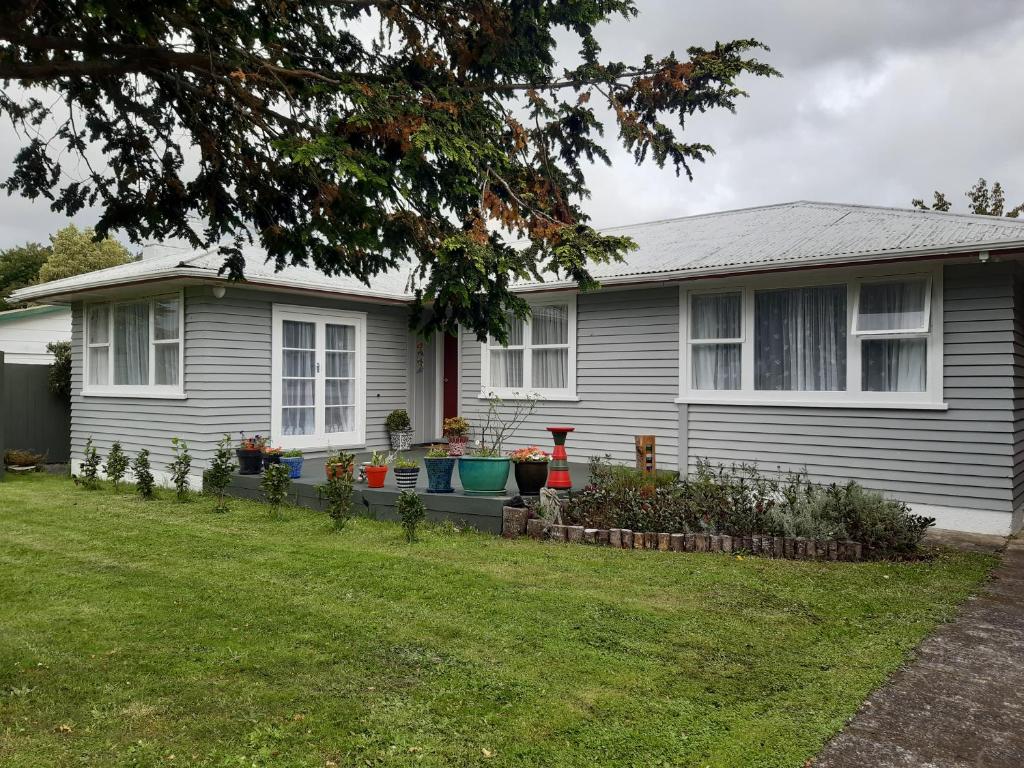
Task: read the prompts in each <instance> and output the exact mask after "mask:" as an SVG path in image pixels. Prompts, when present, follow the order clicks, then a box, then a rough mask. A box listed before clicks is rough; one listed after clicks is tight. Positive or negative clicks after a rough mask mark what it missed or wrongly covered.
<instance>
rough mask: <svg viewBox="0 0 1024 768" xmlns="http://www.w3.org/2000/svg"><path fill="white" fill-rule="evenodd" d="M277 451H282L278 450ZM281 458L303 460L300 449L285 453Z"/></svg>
mask: <svg viewBox="0 0 1024 768" xmlns="http://www.w3.org/2000/svg"><path fill="white" fill-rule="evenodd" d="M277 450H281V449H280V448H278V449H277ZM281 456H282V458H285V459H301V458H302V451H300V450H299V449H298V448H292V449H291V450H290V451H285V452H284V453H282V454H281Z"/></svg>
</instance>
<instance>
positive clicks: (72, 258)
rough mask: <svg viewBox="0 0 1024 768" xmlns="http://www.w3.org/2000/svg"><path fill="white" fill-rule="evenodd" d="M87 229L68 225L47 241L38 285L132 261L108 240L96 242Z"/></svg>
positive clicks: (92, 234) (124, 251)
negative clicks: (48, 253)
mask: <svg viewBox="0 0 1024 768" xmlns="http://www.w3.org/2000/svg"><path fill="white" fill-rule="evenodd" d="M95 238H96V233H95V232H94V231H93V230H91V229H86V230H80V229H79V228H78V227H76V226H75V225H74V224H68V225H67V226H66V227H64V229H62V230H60V231H59V232H58V233H57V234H56V235H54V236H53V237H51V238H50V243H51V245H50V249H51V252H50V256H49V258H48V259H47V260H46V263H45V264H43V266H42V268H40V270H39V282H41V283H48V282H50V281H51V280H62V279H63V278H65V277H74V276H75V275H81V274H83V273H85V272H93V271H95V270H97V269H106V268H107V267H116V266H118V265H120V264H127V263H128V262H129V261H132V260H133V259H132V255H131V254H130V253H128V249H127V248H125V247H124V246H123V245H121V244H120V243H119V242H117V241H116V240H112V239H110V238H108V237H105V238H103V239H102V240H100V241H98V242H97V241H96V239H95Z"/></svg>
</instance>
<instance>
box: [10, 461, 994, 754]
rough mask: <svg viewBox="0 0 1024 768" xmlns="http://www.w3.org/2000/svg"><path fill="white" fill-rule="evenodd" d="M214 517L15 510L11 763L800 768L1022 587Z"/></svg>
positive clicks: (77, 506)
mask: <svg viewBox="0 0 1024 768" xmlns="http://www.w3.org/2000/svg"><path fill="white" fill-rule="evenodd" d="M211 506H212V505H211V502H210V501H209V500H207V499H202V498H196V499H194V500H193V501H191V502H189V503H184V504H181V503H176V502H174V501H173V500H171V494H170V493H169V492H166V491H165V492H162V494H161V498H160V499H159V500H156V501H151V502H144V501H141V500H139V499H137V498H135V497H134V496H133V495H132V494H131V492H130V491H125V490H122V492H121V493H120V494H114V493H113V492H112V491H110V490H99V491H87V490H84V489H80V488H76V487H75V486H74V485H73V484H72V483H71V481H70V480H67V479H64V478H58V477H51V476H44V475H34V476H30V477H13V478H10V479H9V480H8V481H6V482H4V483H2V484H0V764H2V765H4V766H6V767H7V768H15V767H21V766H32V767H33V768H35V767H36V766H44V765H61V766H72V765H76V766H77V765H117V766H152V765H176V766H184V765H199V766H328V765H330V764H331V763H335V764H336V765H338V766H353V765H360V766H362V765H371V766H378V765H381V766H398V765H421V766H439V765H446V766H475V765H488V766H524V765H525V766H585V767H586V768H594V767H595V766H660V765H666V766H667V765H671V766H728V767H729V768H737V767H738V766H759V767H762V766H800V765H802V764H803V762H804V761H805V760H806V759H808V758H810V757H811V756H813V755H814V754H815V753H816V752H817V750H818V749H819V748H820V746H821V744H822V743H823V742H824V741H825V739H827V738H828V737H829V736H830V735H831V734H833V733H834V732H835V731H837V730H838V729H839V728H840V727H841V726H842V724H843V721H844V720H845V718H847V717H848V716H850V715H851V714H853V712H854V711H855V710H856V708H857V706H858V705H859V703H860V702H861V700H862V699H863V698H864V697H865V696H866V695H867V694H868V692H869V691H871V690H872V689H873V688H875V687H876V686H878V685H879V684H880V683H881V682H882V681H883V680H884V679H885V677H886V675H887V674H888V673H890V672H891V671H892V670H893V669H894V668H896V667H897V666H898V665H899V664H900V663H901V661H902V660H903V659H904V658H905V657H906V654H907V653H908V651H909V650H910V649H911V648H912V647H913V646H914V645H915V644H916V643H917V642H918V641H919V640H920V639H921V638H922V637H923V636H924V635H925V634H927V633H928V632H929V631H930V630H931V629H932V628H933V627H934V626H935V625H936V623H937V622H940V621H943V620H946V619H948V618H949V617H950V616H951V615H952V614H953V612H954V611H955V609H956V606H957V604H958V603H960V602H961V601H962V600H964V598H965V597H966V596H967V595H968V594H970V593H971V591H972V590H974V589H976V588H977V587H978V585H979V583H980V582H981V581H982V580H983V579H984V578H985V576H986V574H987V572H988V571H989V569H990V568H991V567H992V566H993V565H994V558H991V557H986V556H980V555H973V554H959V553H950V552H946V553H942V554H941V555H940V556H938V557H937V558H935V559H933V560H930V561H927V562H918V563H912V564H891V563H869V564H856V565H854V564H825V563H799V562H781V561H770V560H764V559H757V558H744V559H739V558H736V557H731V556H726V555H720V554H719V555H713V554H695V553H691V554H682V555H681V554H674V553H661V552H622V551H613V550H608V549H596V548H588V547H583V546H566V545H559V544H551V543H548V544H544V543H538V542H533V541H504V540H501V539H498V538H493V537H489V536H484V535H479V534H475V533H455V532H451V531H450V530H449V531H446V530H444V529H442V528H437V529H431V530H428V531H426V532H425V533H424V534H423V536H422V537H421V541H420V542H419V543H417V544H412V545H409V544H406V543H405V542H404V540H403V536H402V531H401V529H400V527H399V526H397V525H394V524H387V523H378V522H372V521H368V520H362V519H359V520H355V521H353V522H352V523H350V525H349V527H348V528H346V529H345V530H344V531H343V532H341V533H333V532H332V531H331V529H330V527H329V521H328V519H327V518H326V516H324V515H318V514H315V513H313V512H310V511H307V510H300V509H291V508H289V509H286V510H285V511H284V512H283V514H282V515H281V516H280V517H279V518H276V519H275V518H272V517H271V516H270V514H269V512H268V510H267V508H266V507H265V506H263V505H260V504H255V503H244V502H237V501H236V502H233V504H232V509H231V511H230V512H229V513H227V514H223V515H218V514H215V513H213V512H212V511H211ZM172 755H173V758H172V757H171V756H172Z"/></svg>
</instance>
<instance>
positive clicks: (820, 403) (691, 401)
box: [675, 396, 949, 411]
mask: <svg viewBox="0 0 1024 768" xmlns="http://www.w3.org/2000/svg"><path fill="white" fill-rule="evenodd" d="M675 402H676V403H677V404H679V405H766V406H776V407H779V408H874V409H876V410H903V411H948V410H949V403H931V402H907V401H904V402H900V401H898V400H897V401H892V400H835V401H831V402H830V401H827V400H801V399H799V398H792V399H789V400H775V399H770V398H756V397H749V398H745V397H693V396H687V397H677V398H676V399H675Z"/></svg>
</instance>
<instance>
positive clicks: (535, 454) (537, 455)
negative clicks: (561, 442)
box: [508, 445, 551, 464]
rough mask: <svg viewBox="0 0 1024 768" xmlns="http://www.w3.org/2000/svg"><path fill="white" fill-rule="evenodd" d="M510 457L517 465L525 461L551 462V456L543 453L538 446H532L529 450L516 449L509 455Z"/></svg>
mask: <svg viewBox="0 0 1024 768" xmlns="http://www.w3.org/2000/svg"><path fill="white" fill-rule="evenodd" d="M508 457H509V458H510V459H512V461H514V462H515V463H516V464H519V463H520V462H523V461H545V462H546V461H551V454H549V453H548V452H546V451H542V450H541V449H540V448H538V447H537V446H536V445H531V446H530V447H528V448H516V449H515V450H514V451H512V452H511V453H509V455H508Z"/></svg>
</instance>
